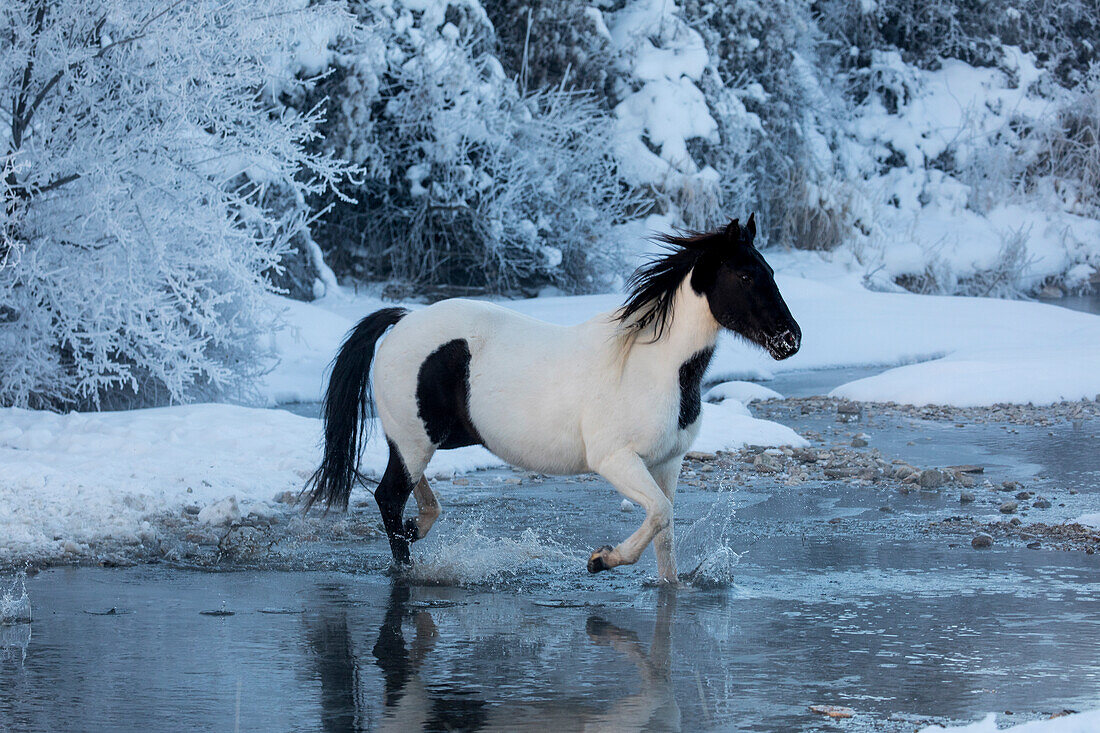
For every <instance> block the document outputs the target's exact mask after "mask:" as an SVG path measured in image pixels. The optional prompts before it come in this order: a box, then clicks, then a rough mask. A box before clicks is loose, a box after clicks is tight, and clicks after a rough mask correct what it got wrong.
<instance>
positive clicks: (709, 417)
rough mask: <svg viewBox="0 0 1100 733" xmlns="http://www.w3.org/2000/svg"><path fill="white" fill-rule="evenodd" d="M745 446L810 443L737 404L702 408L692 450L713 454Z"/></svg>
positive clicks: (730, 401)
mask: <svg viewBox="0 0 1100 733" xmlns="http://www.w3.org/2000/svg"><path fill="white" fill-rule="evenodd" d="M746 445H763V446H781V445H789V446H791V447H792V448H804V447H806V446H808V445H809V443H808V442H807V441H806V439H805V438H803V437H802V436H801V435H799V434H798V433H796V432H795V431H793V430H791V429H790V428H788V427H787V426H786V425H780V424H779V423H776V422H772V421H770V420H761V419H759V418H756V417H753V416H752V415H750V414H749V411H748V408H746V407H745V406H744V405H742V404H741V403H740V402H738V401H737V400H725V401H724V402H722V403H720V404H717V405H710V404H704V405H703V425H702V427H701V428H700V429H699V436H698V437H697V438H696V439H695V443H693V444H692V449H693V450H697V451H706V452H710V453H713V452H715V451H720V450H734V449H736V448H742V447H744V446H746Z"/></svg>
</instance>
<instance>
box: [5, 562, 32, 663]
mask: <svg viewBox="0 0 1100 733" xmlns="http://www.w3.org/2000/svg"><path fill="white" fill-rule="evenodd" d="M26 580H27V578H26V576H25V575H24V574H23V573H19V574H18V575H16V576H15V577H14V578H13V579H12V582H11V585H10V586H9V587H8V589H7V590H6V591H5V592H4V593H3V594H2V595H0V659H7V658H9V657H10V658H15V657H16V656H18V657H19V663H20V664H23V663H25V662H26V661H27V647H28V646H29V645H30V643H31V599H30V596H28V595H27V583H26Z"/></svg>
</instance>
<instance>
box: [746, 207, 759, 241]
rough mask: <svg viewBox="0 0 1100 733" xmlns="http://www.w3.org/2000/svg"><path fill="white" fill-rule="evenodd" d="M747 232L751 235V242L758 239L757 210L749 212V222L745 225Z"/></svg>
mask: <svg viewBox="0 0 1100 733" xmlns="http://www.w3.org/2000/svg"><path fill="white" fill-rule="evenodd" d="M745 233H746V234H748V235H749V242H750V243H752V240H754V239H756V212H755V211H754V212H752V213H751V214H749V223H748V224H746V225H745Z"/></svg>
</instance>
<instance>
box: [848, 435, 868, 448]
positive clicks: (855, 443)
mask: <svg viewBox="0 0 1100 733" xmlns="http://www.w3.org/2000/svg"><path fill="white" fill-rule="evenodd" d="M852 447H853V448H866V447H867V441H866V440H864V439H863V438H858V437H857V438H852Z"/></svg>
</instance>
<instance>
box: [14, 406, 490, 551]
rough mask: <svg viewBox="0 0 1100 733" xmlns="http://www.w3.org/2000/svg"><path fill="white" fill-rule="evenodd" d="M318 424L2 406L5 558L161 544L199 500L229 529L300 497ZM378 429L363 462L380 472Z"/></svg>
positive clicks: (266, 414)
mask: <svg viewBox="0 0 1100 733" xmlns="http://www.w3.org/2000/svg"><path fill="white" fill-rule="evenodd" d="M320 437H321V423H320V421H319V420H314V419H311V418H305V417H300V416H298V415H294V414H291V413H289V412H285V411H283V410H261V409H254V408H247V407H237V406H234V405H192V406H186V407H165V408H157V409H151V410H133V411H129V412H104V413H70V414H68V415H57V414H54V413H49V412H37V411H30V410H19V409H14V408H9V409H3V410H0V465H2V466H3V467H4V468H3V476H2V478H0V561H5V560H10V559H11V558H13V557H15V556H20V557H24V556H28V555H51V556H53V555H57V554H61V553H63V552H67V553H70V554H81V553H82V552H83V551H84V550H85V548H84V547H82V545H83V544H85V543H88V542H92V541H96V540H104V539H114V540H119V541H122V542H132V543H138V542H142V541H145V540H150V539H152V538H153V537H154V536H155V531H154V529H153V527H152V525H151V524H150V521H149V520H150V519H152V518H153V516H154V515H156V514H159V513H161V512H165V511H174V510H178V509H180V508H181V507H183V506H184V505H188V504H193V505H196V506H199V507H200V508H201V511H200V514H199V518H200V520H202V521H204V522H206V523H209V524H211V525H222V524H225V523H227V522H229V521H232V519H234V518H236V517H239V516H240V515H242V514H248V513H249V512H250V511H253V510H254V509H255V510H256V511H260V512H262V511H263V510H264V509H263V507H264V506H266V505H267V504H269V503H271V502H272V500H273V499H274V497H275V495H276V494H278V493H280V492H283V491H298V490H299V489H301V488H302V485H303V484H304V482H305V480H306V478H308V476H309V475H310V473H311V472H312V471H313V469H314V468H315V467H316V465H317V463H318V461H319V458H320V452H319V449H318V445H319V441H320ZM386 457H387V453H386V447H385V442H384V440H382V438H381V433H380V431H375V434H374V435H373V436H372V440H371V441H370V443H369V444H368V445H367V447H366V451H365V453H364V458H363V464H364V469H365V471H366V472H367V473H368V474H371V475H375V476H377V475H380V474H381V472H382V471H383V470H384V469H385V465H386ZM499 465H501V463H500V461H499V459H497V458H495V457H493V456H492V455H490V454H489V453H488V451H486V450H484V449H482V448H464V449H461V450H456V451H442V452H440V454H439V455H438V456H437V457H436V458H435V459H433V461H432V465H431V466H430V467H429V474H430V475H432V476H440V475H447V476H450V475H453V474H454V473H456V472H465V471H471V470H474V469H477V468H483V467H488V466H499Z"/></svg>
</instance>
